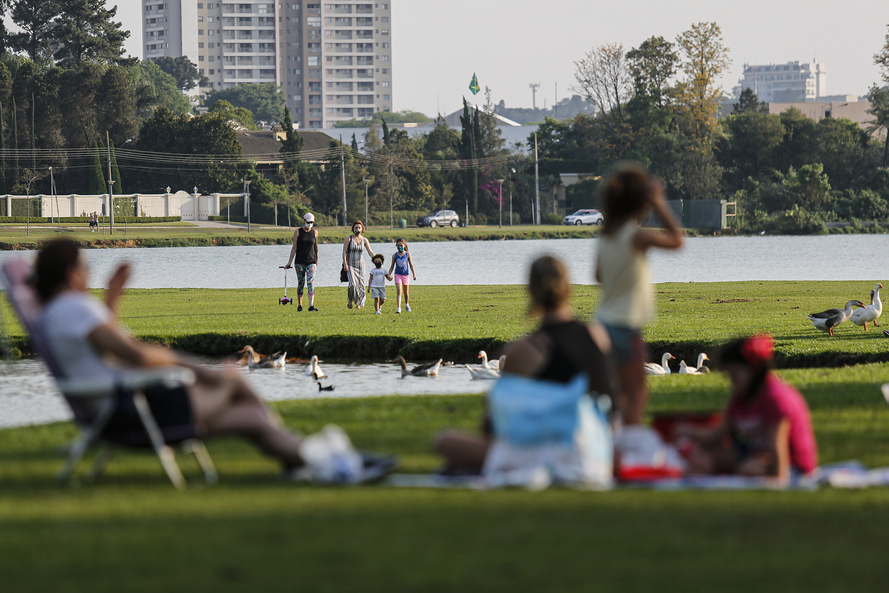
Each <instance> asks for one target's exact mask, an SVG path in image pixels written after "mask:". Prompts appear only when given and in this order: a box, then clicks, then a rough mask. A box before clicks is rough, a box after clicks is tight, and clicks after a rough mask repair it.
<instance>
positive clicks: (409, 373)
mask: <svg viewBox="0 0 889 593" xmlns="http://www.w3.org/2000/svg"><path fill="white" fill-rule="evenodd" d="M392 362H397V363H400V364H401V377H402V379H403V378H404V377H436V376H438V369H439V367H440V366H441V359H440V358H439V359H438V360H436V361H435V362H430V363H429V364H421V365H420V366H415V367H414V368H412V369H411V370H408V368H407V363H406V362H405V361H404V357H403V356H396V357H395V358H393V359H392Z"/></svg>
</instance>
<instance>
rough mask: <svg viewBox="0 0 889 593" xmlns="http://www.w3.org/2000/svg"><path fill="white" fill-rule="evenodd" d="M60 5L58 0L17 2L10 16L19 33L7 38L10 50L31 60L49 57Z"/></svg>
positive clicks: (23, 0) (21, 0)
mask: <svg viewBox="0 0 889 593" xmlns="http://www.w3.org/2000/svg"><path fill="white" fill-rule="evenodd" d="M61 4H62V3H61V2H59V1H58V0H17V1H16V3H15V4H14V5H13V7H12V12H11V14H10V16H11V17H12V22H14V23H15V24H16V25H17V26H18V28H19V29H20V32H18V33H13V34H12V35H10V36H9V46H10V48H11V49H13V50H14V51H20V52H24V53H26V54H28V57H30V58H31V59H32V60H40V59H45V58H48V57H51V56H52V40H53V28H54V27H55V26H56V24H57V21H56V19H57V17H58V16H59V14H60V13H61V10H62V6H61Z"/></svg>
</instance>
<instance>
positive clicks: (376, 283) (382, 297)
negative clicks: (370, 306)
mask: <svg viewBox="0 0 889 593" xmlns="http://www.w3.org/2000/svg"><path fill="white" fill-rule="evenodd" d="M371 261H372V262H373V264H374V266H375V267H374V269H373V270H371V271H370V278H369V279H368V281H367V283H368V284H369V285H370V296H371V298H373V300H374V314H375V315H379V314H380V313H382V308H383V303H385V302H386V280H392V276H390V275H389V274H387V273H386V270H384V269H383V264H384V263H386V257H385V256H384V255H383V254H382V253H377V254H376V255H374V256H373V257H372V258H371Z"/></svg>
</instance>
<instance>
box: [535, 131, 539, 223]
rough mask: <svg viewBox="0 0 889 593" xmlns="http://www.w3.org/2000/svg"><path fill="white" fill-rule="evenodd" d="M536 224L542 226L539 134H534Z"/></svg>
mask: <svg viewBox="0 0 889 593" xmlns="http://www.w3.org/2000/svg"><path fill="white" fill-rule="evenodd" d="M534 224H540V176H539V175H538V171H537V134H536V133H535V134H534Z"/></svg>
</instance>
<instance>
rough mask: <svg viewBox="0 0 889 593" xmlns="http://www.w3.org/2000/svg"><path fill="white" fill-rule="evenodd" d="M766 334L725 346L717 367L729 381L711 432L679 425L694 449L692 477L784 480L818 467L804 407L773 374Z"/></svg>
mask: <svg viewBox="0 0 889 593" xmlns="http://www.w3.org/2000/svg"><path fill="white" fill-rule="evenodd" d="M772 349H773V341H772V338H771V336H768V335H756V336H752V337H750V338H746V339H743V340H737V341H734V342H731V343H730V344H728V345H726V346H725V347H724V348H723V350H722V352H721V353H720V355H719V359H718V365H719V366H720V368H721V369H722V370H723V371H725V373H726V374H727V375H728V377H729V381H730V382H731V398H730V399H729V402H728V405H727V406H726V409H725V411H724V414H723V419H722V423H721V424H720V425H719V426H717V427H715V428H707V429H701V428H693V427H678V428H677V435H679V436H685V437H690V438H691V439H692V440H693V441H695V442H696V444H697V446H696V447H695V449H694V450H693V452H692V455H691V459H690V465H689V471H690V473H693V474H738V475H743V476H770V477H775V478H778V479H779V480H780V481H782V482H787V481H788V480H789V479H790V476H791V474H792V473H799V474H808V473H810V472H812V470H814V469H815V468H816V467H817V465H818V448H817V445H816V444H815V434H814V432H813V430H812V420H811V418H810V415H809V406H808V405H807V404H806V400H805V399H803V396H802V395H800V393H799V392H798V391H797V390H796V389H794V388H793V387H791V386H790V385H788V384H787V383H785V382H784V381H782V380H781V379H779V378H778V377H777V376H776V375H775V374H774V373H773V372H772Z"/></svg>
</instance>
